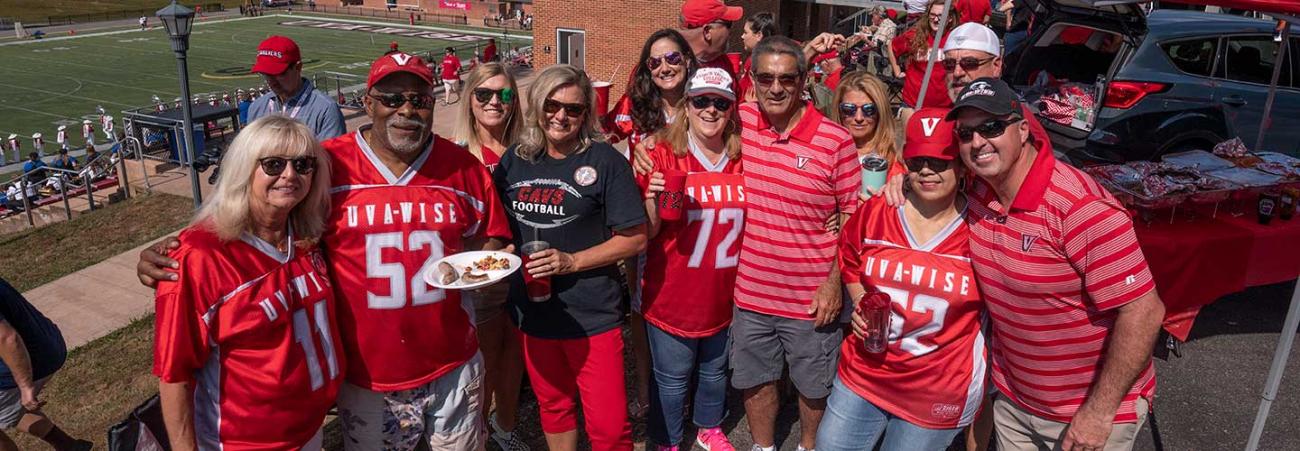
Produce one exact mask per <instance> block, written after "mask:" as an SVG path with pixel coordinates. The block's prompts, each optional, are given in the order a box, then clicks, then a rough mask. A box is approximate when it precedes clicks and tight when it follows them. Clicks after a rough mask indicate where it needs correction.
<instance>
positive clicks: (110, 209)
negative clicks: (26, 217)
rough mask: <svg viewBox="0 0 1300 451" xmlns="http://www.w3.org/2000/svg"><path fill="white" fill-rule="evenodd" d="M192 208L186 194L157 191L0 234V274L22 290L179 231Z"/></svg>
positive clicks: (189, 215) (190, 213) (192, 210)
mask: <svg viewBox="0 0 1300 451" xmlns="http://www.w3.org/2000/svg"><path fill="white" fill-rule="evenodd" d="M193 212H194V202H193V201H191V200H190V199H188V198H184V197H179V196H172V195H169V194H161V193H157V194H150V195H142V196H137V197H134V198H132V199H130V200H128V201H126V202H121V203H117V204H111V205H108V206H106V207H103V208H101V209H98V210H94V211H90V212H86V213H82V214H81V215H80V216H74V217H73V218H72V220H71V221H64V222H60V223H57V224H51V225H48V226H44V227H39V228H35V229H28V230H25V231H22V232H16V233H12V234H8V235H0V262H3V263H0V274H3V275H4V278H5V280H7V281H9V283H10V284H12V285H13V286H14V288H17V289H18V291H20V292H22V291H27V290H30V289H32V288H36V287H38V286H41V285H43V284H45V283H48V282H52V281H54V280H56V279H58V278H60V277H63V276H65V275H68V274H70V273H72V272H75V271H77V270H79V269H81V268H85V267H87V266H90V265H93V264H95V263H99V262H101V261H103V260H105V259H107V258H109V257H112V256H114V255H117V254H119V253H122V252H125V251H127V250H130V249H132V248H134V247H136V246H139V245H142V244H144V243H147V242H149V241H150V240H153V239H155V238H158V237H161V236H163V235H166V234H168V233H171V232H174V231H176V230H179V229H180V228H181V227H183V226H185V224H186V223H188V222H189V220H190V217H191V215H192V214H193Z"/></svg>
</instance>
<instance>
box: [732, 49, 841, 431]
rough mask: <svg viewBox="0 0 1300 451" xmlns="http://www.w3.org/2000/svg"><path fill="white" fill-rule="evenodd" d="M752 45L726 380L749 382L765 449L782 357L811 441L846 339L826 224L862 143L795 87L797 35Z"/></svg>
mask: <svg viewBox="0 0 1300 451" xmlns="http://www.w3.org/2000/svg"><path fill="white" fill-rule="evenodd" d="M753 54H754V56H753V66H752V75H753V79H754V81H755V83H754V91H755V95H756V97H757V98H758V102H757V103H746V104H744V105H742V106H741V107H740V121H741V142H742V146H743V147H742V150H741V155H744V158H745V170H744V172H745V202H746V209H745V212H746V213H745V214H746V215H747V216H748V217H747V218H746V219H745V232H744V236H743V239H742V242H741V250H740V256H739V264H738V267H737V276H736V288H735V298H736V307H737V309H736V312H735V315H734V319H733V321H732V326H731V336H732V349H731V367H732V369H733V374H732V378H731V382H732V385H733V386H735V387H736V388H737V389H741V390H744V392H745V394H744V396H745V412H746V414H747V416H748V418H749V429H750V433H751V434H752V436H753V441H754V449H756V450H771V449H772V448H773V447H774V446H775V443H774V441H775V437H774V434H773V429H774V428H775V420H776V412H777V408H778V404H779V400H778V396H777V390H776V385H775V382H776V381H777V380H778V379H780V378H781V373H782V370H783V369H784V367H785V366H786V365H789V368H790V379H791V381H792V382H793V383H794V386H795V388H797V389H798V391H799V420H800V429H801V432H802V436H801V437H800V445H799V449H808V450H811V449H813V448H814V445H815V443H814V441H815V440H816V437H817V426H818V425H819V424H820V422H821V416H822V412H823V411H824V410H825V407H826V397H827V396H828V395H829V394H830V388H831V382H832V380H833V378H834V376H835V367H836V360H837V358H838V352H837V349H839V344H840V339H841V332H840V331H841V329H840V325H839V324H838V323H837V322H836V319H837V318H838V317H839V315H840V312H841V298H840V293H841V291H840V290H841V285H840V275H839V268H838V267H837V265H835V257H836V244H837V242H838V236H837V235H836V234H835V233H832V232H828V231H827V230H826V220H827V218H830V217H832V216H836V215H841V214H851V213H853V211H854V210H855V209H856V207H857V189H858V185H859V183H860V182H859V180H860V177H859V171H858V164H857V161H858V160H857V151H856V150H855V148H854V146H853V139H852V138H851V137H850V136H849V134H848V131H846V130H845V129H844V128H842V127H840V126H839V125H836V124H835V123H834V122H831V121H830V120H828V119H826V117H825V116H822V114H821V113H819V112H818V111H817V110H816V109H815V108H813V107H812V105H811V104H808V103H806V102H805V101H804V100H803V98H802V97H801V95H800V93H801V91H802V88H803V86H804V81H805V79H806V76H807V74H808V62H807V60H806V59H805V57H804V53H803V49H802V48H800V47H799V45H798V44H796V43H795V42H794V41H791V40H790V39H789V38H784V37H779V36H773V37H768V38H764V39H763V40H762V41H760V42H759V44H758V46H756V47H755V49H754V52H753Z"/></svg>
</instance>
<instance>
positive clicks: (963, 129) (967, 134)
mask: <svg viewBox="0 0 1300 451" xmlns="http://www.w3.org/2000/svg"><path fill="white" fill-rule="evenodd" d="M1020 120H1021V119H1020V118H1018V117H1012V118H1009V119H989V120H987V121H984V123H983V124H979V125H976V126H974V127H967V126H965V125H958V126H957V138H958V139H960V140H962V142H968V141H970V140H971V139H974V138H975V134H976V133H979V134H980V136H983V137H984V139H993V138H997V137H999V136H1002V134H1003V133H1006V131H1007V127H1009V126H1011V124H1014V123H1016V122H1020Z"/></svg>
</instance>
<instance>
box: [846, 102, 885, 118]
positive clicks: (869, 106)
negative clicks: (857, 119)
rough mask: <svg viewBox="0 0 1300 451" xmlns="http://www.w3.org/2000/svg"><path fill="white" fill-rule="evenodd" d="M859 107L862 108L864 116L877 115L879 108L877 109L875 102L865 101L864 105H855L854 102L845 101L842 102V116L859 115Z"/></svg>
mask: <svg viewBox="0 0 1300 451" xmlns="http://www.w3.org/2000/svg"><path fill="white" fill-rule="evenodd" d="M859 109H860V110H862V116H864V117H868V118H872V117H876V113H878V110H876V104H874V103H864V104H862V105H854V104H852V103H848V102H845V103H841V104H840V116H843V117H846V118H847V117H854V116H857V114H858V110H859Z"/></svg>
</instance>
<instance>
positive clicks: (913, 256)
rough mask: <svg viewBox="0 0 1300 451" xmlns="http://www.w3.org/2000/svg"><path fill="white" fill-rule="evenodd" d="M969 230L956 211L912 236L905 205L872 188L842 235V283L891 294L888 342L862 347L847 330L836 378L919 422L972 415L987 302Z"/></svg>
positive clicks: (945, 422) (951, 423)
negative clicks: (923, 238)
mask: <svg viewBox="0 0 1300 451" xmlns="http://www.w3.org/2000/svg"><path fill="white" fill-rule="evenodd" d="M969 236H970V232H969V229H968V228H967V226H966V223H965V221H964V219H963V218H962V216H958V217H957V218H955V219H954V220H953V221H952V222H951V223H949V224H948V226H947V227H945V228H944V229H943V230H942V231H940V232H939V234H937V235H935V236H934V237H933V238H931V239H930V240H929V242H926V243H917V242H916V241H915V239H913V237H912V235H911V232H910V231H909V230H908V228H907V220H906V218H904V216H903V207H890V206H889V205H888V204H887V203H886V202H885V201H884V199H883V198H881V197H875V198H872V199H871V200H869V201H867V202H866V203H863V204H862V206H861V207H859V208H858V212H857V213H856V214H854V215H853V218H852V219H850V220H849V222H848V223H846V224H845V225H844V233H843V237H842V240H841V241H840V270H841V273H842V274H843V277H844V283H845V284H850V283H860V284H862V285H863V286H864V287H865V288H867V290H869V291H871V290H873V289H874V290H878V291H881V292H884V293H886V294H888V295H889V298H890V300H891V301H893V304H891V305H892V307H893V308H892V309H891V312H890V315H889V316H890V329H889V345H888V347H887V348H886V350H885V352H883V353H880V354H872V353H868V352H866V348H865V347H864V345H863V343H862V339H861V338H859V337H858V336H857V335H851V336H849V337H848V338H847V339H846V340H844V344H843V345H842V346H841V352H840V364H839V376H840V380H841V381H843V382H844V385H846V386H848V387H849V389H851V390H853V392H854V393H857V394H858V396H862V397H863V398H865V399H867V400H868V401H870V402H871V403H872V404H875V405H876V406H878V407H880V408H881V409H883V410H885V411H887V412H889V413H891V414H894V415H897V416H899V417H901V418H903V419H905V420H907V421H908V422H909V423H913V424H916V425H920V426H922V427H926V428H932V429H951V428H958V427H963V426H966V425H967V424H970V422H971V421H972V420H974V419H975V413H976V412H977V411H978V410H979V406H980V401H981V400H982V399H983V397H984V379H985V376H984V372H985V367H986V360H985V351H984V335H983V333H981V332H980V320H981V315H982V312H983V309H984V303H983V301H982V300H981V298H980V294H979V288H978V287H977V286H976V283H975V271H974V269H973V268H972V267H971V263H970V258H969V255H970V245H969V243H968V242H967V240H968V239H969ZM855 307H856V306H855Z"/></svg>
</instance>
